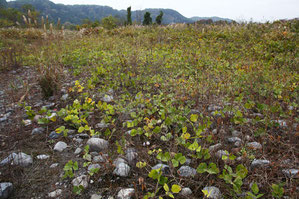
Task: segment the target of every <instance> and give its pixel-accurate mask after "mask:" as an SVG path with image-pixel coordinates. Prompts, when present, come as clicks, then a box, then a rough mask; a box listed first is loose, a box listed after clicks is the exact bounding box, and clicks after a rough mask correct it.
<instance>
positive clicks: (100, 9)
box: [0, 0, 194, 24]
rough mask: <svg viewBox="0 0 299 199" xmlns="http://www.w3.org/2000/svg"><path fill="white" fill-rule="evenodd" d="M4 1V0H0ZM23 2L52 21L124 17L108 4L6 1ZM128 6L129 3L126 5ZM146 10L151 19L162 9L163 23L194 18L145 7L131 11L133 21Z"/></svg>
mask: <svg viewBox="0 0 299 199" xmlns="http://www.w3.org/2000/svg"><path fill="white" fill-rule="evenodd" d="M0 1H3V2H5V0H0ZM24 4H31V5H33V6H34V7H35V8H36V10H38V11H39V12H40V13H41V15H43V16H45V15H48V16H49V19H50V20H52V21H57V19H58V18H60V19H61V22H62V23H65V22H70V23H73V24H80V23H81V22H82V20H83V19H87V18H88V19H89V20H92V21H94V20H101V19H102V18H104V17H107V16H109V15H112V16H114V17H116V18H118V19H121V20H125V19H126V10H116V9H113V8H111V7H109V6H99V5H63V4H55V3H53V2H51V1H49V0H16V1H10V2H8V6H9V7H12V8H17V9H21V7H22V6H23V5H24ZM128 6H130V5H128ZM146 11H149V12H150V13H151V15H152V18H153V20H154V19H155V18H156V16H157V15H158V14H159V13H160V11H163V13H164V16H163V23H164V24H170V23H192V22H194V19H191V18H187V17H184V16H183V15H181V14H180V13H179V12H177V11H175V10H172V9H145V10H138V11H133V12H132V19H133V21H137V22H141V21H142V20H143V15H144V13H145V12H146Z"/></svg>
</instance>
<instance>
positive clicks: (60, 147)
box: [54, 141, 67, 152]
mask: <svg viewBox="0 0 299 199" xmlns="http://www.w3.org/2000/svg"><path fill="white" fill-rule="evenodd" d="M66 148H67V144H66V143H65V142H62V141H59V142H57V143H56V144H55V146H54V151H58V152H62V151H63V150H64V149H66Z"/></svg>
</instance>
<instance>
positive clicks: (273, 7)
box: [52, 0, 299, 21]
mask: <svg viewBox="0 0 299 199" xmlns="http://www.w3.org/2000/svg"><path fill="white" fill-rule="evenodd" d="M52 1H53V2H55V3H63V4H95V5H107V6H111V7H113V8H115V9H126V8H127V7H128V6H130V5H131V6H132V10H139V9H144V8H172V9H175V10H177V11H179V12H180V13H181V14H183V15H184V16H186V17H193V16H200V17H210V16H219V17H227V18H231V19H234V20H250V19H251V18H252V19H253V20H254V21H266V20H270V21H271V20H275V19H286V18H288V19H290V18H295V17H299V0H146V1H144V0H52Z"/></svg>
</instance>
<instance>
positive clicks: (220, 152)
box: [215, 150, 229, 159]
mask: <svg viewBox="0 0 299 199" xmlns="http://www.w3.org/2000/svg"><path fill="white" fill-rule="evenodd" d="M215 156H216V157H217V158H218V159H222V156H227V157H228V156H229V153H228V152H227V151H225V150H219V151H217V152H216V154H215Z"/></svg>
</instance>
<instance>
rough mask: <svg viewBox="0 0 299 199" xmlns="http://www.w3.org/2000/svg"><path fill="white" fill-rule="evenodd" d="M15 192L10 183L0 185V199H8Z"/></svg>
mask: <svg viewBox="0 0 299 199" xmlns="http://www.w3.org/2000/svg"><path fill="white" fill-rule="evenodd" d="M12 191H13V185H12V183H10V182H2V183H0V198H1V199H6V198H8V197H9V195H10V194H11V193H12Z"/></svg>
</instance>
